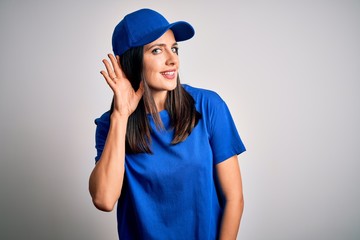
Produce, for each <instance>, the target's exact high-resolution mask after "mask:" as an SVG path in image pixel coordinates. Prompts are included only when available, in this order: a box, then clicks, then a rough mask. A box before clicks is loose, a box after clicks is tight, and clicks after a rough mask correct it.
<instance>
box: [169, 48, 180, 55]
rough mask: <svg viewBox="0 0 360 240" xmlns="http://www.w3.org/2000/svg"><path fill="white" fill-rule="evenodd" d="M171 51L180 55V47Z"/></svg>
mask: <svg viewBox="0 0 360 240" xmlns="http://www.w3.org/2000/svg"><path fill="white" fill-rule="evenodd" d="M171 51H172V52H173V53H176V54H179V47H173V48H171Z"/></svg>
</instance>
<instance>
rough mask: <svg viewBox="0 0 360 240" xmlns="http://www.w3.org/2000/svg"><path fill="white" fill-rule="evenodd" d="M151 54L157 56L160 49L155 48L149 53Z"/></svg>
mask: <svg viewBox="0 0 360 240" xmlns="http://www.w3.org/2000/svg"><path fill="white" fill-rule="evenodd" d="M151 52H152V53H153V54H159V53H161V49H160V48H155V49H154V50H152V51H151Z"/></svg>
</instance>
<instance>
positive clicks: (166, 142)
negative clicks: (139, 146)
mask: <svg viewBox="0 0 360 240" xmlns="http://www.w3.org/2000/svg"><path fill="white" fill-rule="evenodd" d="M183 87H184V88H185V90H186V91H187V92H188V93H190V95H191V96H192V97H193V98H194V100H195V105H196V110H197V111H198V112H199V113H200V114H201V119H200V120H199V122H198V124H197V125H196V127H195V128H194V129H193V131H192V132H191V134H190V135H189V137H187V138H186V140H185V141H184V142H181V143H178V144H176V145H172V144H171V141H172V139H173V130H169V129H170V116H169V114H168V112H167V111H166V110H164V111H161V112H160V113H159V114H160V117H161V120H162V122H163V124H164V126H165V129H167V130H158V129H157V128H156V127H155V124H154V121H153V120H152V118H151V116H149V121H150V126H151V128H152V131H151V145H150V146H151V150H152V152H153V154H146V153H141V154H127V155H126V157H125V176H124V183H123V188H122V192H121V195H120V198H119V200H118V205H117V220H118V233H119V238H120V239H146V240H150V239H156V240H161V239H166V240H169V239H199V240H205V239H216V238H217V236H218V234H219V228H220V221H221V216H222V210H223V208H222V204H221V199H220V198H219V194H218V193H219V192H218V191H217V187H216V181H215V177H214V171H215V168H214V166H215V165H216V164H218V163H220V162H222V161H224V160H226V159H228V158H230V157H232V156H234V155H237V154H240V153H242V152H243V151H245V147H244V145H243V143H242V141H241V139H240V136H239V134H238V132H237V130H236V127H235V124H234V121H233V119H232V117H231V114H230V112H229V110H228V107H227V106H226V104H225V102H224V101H223V100H222V99H221V98H220V97H219V96H218V95H217V94H216V93H215V92H212V91H209V90H204V89H198V88H194V87H190V86H188V85H183ZM95 123H96V124H97V129H96V148H97V156H96V158H95V159H96V160H99V159H100V156H101V153H102V151H103V148H104V144H105V140H106V137H107V133H108V130H109V126H110V113H109V112H106V113H104V114H103V115H102V116H101V117H100V118H98V119H96V120H95Z"/></svg>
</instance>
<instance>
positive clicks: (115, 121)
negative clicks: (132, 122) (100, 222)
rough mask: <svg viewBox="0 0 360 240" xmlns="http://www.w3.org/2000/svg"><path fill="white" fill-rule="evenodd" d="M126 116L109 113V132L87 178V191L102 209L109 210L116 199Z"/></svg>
mask: <svg viewBox="0 0 360 240" xmlns="http://www.w3.org/2000/svg"><path fill="white" fill-rule="evenodd" d="M126 126H127V117H119V116H118V115H117V114H114V113H113V114H112V115H111V122H110V128H109V133H108V136H107V139H106V143H105V146H104V150H103V153H102V155H101V158H100V160H99V161H98V163H97V164H96V166H95V168H94V170H93V171H92V173H91V175H90V179H89V191H90V194H91V197H92V200H93V202H94V205H95V206H96V207H97V208H98V209H100V210H103V211H111V210H112V209H113V207H114V205H115V203H116V201H117V200H118V198H119V196H120V193H121V188H122V183H123V178H124V162H125V135H126Z"/></svg>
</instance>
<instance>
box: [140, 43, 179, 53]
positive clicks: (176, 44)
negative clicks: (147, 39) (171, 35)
mask: <svg viewBox="0 0 360 240" xmlns="http://www.w3.org/2000/svg"><path fill="white" fill-rule="evenodd" d="M164 46H166V44H165V43H155V44H153V45H150V46H149V47H147V48H146V49H145V51H147V50H149V49H151V48H153V47H164ZM175 46H178V43H177V42H175V43H173V45H172V47H175Z"/></svg>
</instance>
